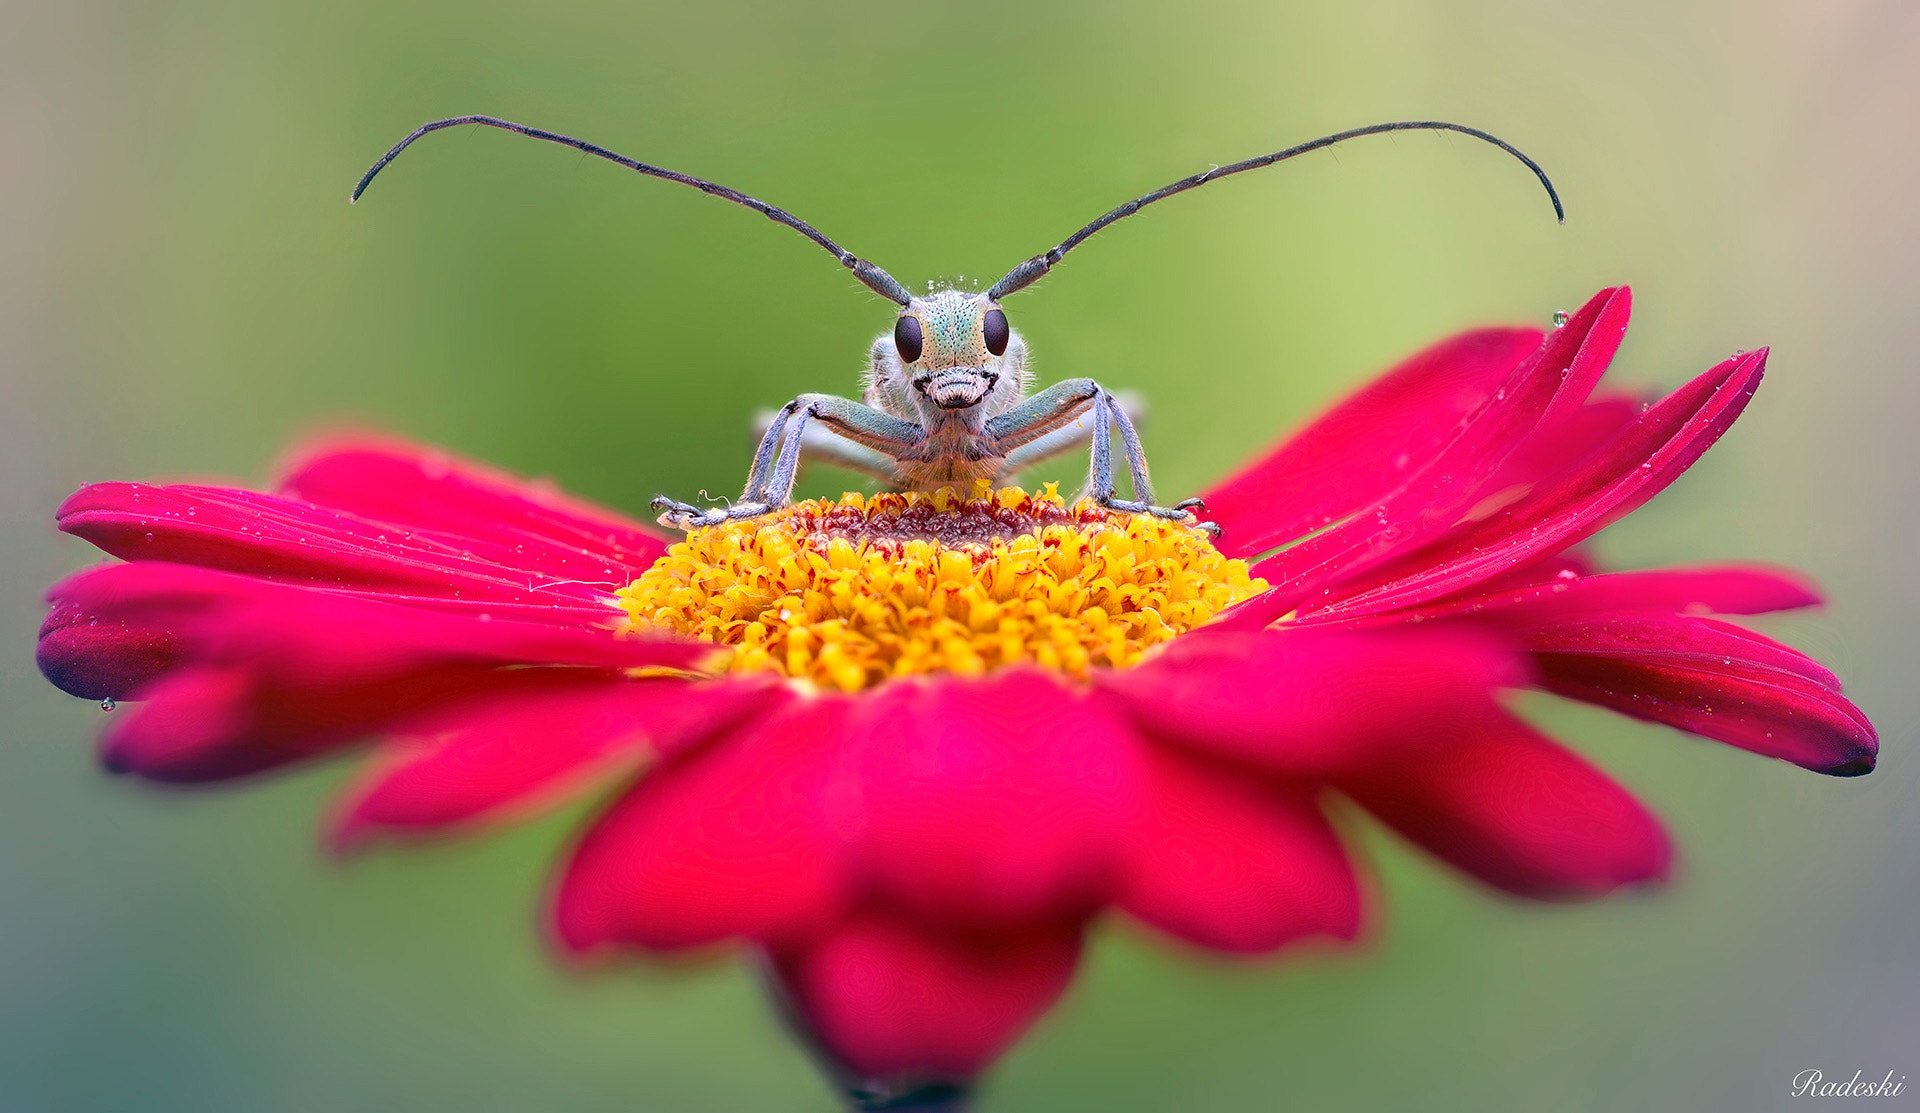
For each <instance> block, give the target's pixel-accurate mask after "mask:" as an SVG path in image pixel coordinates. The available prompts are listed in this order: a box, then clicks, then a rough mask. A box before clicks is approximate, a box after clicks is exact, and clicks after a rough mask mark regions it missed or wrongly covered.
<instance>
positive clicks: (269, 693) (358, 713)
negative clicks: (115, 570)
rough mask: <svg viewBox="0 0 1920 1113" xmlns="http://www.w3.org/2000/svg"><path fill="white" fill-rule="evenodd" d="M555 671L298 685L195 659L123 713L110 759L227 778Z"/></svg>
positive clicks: (187, 778)
mask: <svg viewBox="0 0 1920 1113" xmlns="http://www.w3.org/2000/svg"><path fill="white" fill-rule="evenodd" d="M553 676H554V673H553V671H551V670H521V671H518V672H514V673H508V674H504V675H503V674H500V673H498V672H495V671H493V670H481V669H474V668H442V669H435V670H427V671H420V672H414V673H410V674H405V675H399V676H393V677H387V678H383V679H380V680H377V681H369V680H358V681H345V682H338V683H316V684H299V685H291V686H288V685H281V684H277V683H275V682H274V681H272V680H271V679H264V678H262V677H261V676H260V675H259V674H258V672H256V671H255V670H252V669H249V668H247V667H246V666H244V665H235V664H227V665H213V664H196V665H190V666H187V667H185V668H182V669H179V670H177V671H175V672H173V673H170V674H169V675H168V676H167V677H166V678H164V679H162V680H161V681H159V682H158V683H156V684H154V685H153V686H151V687H150V688H149V689H148V690H147V691H146V692H144V693H143V695H142V698H143V700H144V701H145V702H143V703H139V704H136V705H132V706H129V707H128V708H127V709H126V713H125V714H124V715H120V716H116V717H115V719H114V721H113V723H112V724H111V725H110V726H109V728H108V730H107V733H106V736H105V737H104V738H103V739H102V740H101V760H102V761H103V762H104V763H105V765H106V766H107V768H108V769H111V770H112V771H114V772H116V773H134V774H137V775H139V776H141V777H145V778H147V779H148V780H154V781H170V782H176V783H192V782H199V781H214V780H226V779H229V778H233V777H241V776H247V775H249V774H253V773H259V772H263V771H265V770H268V769H276V768H279V767H281V766H283V765H288V764H291V763H293V762H297V761H301V760H304V759H307V758H311V757H314V756H317V755H319V754H323V753H327V752H330V751H332V750H335V749H338V748H340V747H342V746H345V745H348V744H349V743H352V742H355V741H358V740H360V739H362V738H365V737H366V736H368V735H370V734H374V733H377V732H379V731H381V730H384V729H385V728H387V727H388V726H390V725H391V724H393V723H395V722H397V721H400V720H404V719H405V718H407V717H409V716H411V715H415V714H418V713H419V712H421V711H422V710H423V709H426V708H430V707H433V706H434V705H436V704H444V703H448V702H461V701H465V700H471V699H474V698H477V697H480V696H483V695H485V694H489V693H495V692H498V691H500V690H501V689H502V688H507V689H508V690H518V689H523V688H528V687H534V686H537V685H539V684H542V683H545V682H547V681H549V680H551V679H552V678H553Z"/></svg>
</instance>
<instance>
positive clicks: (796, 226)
mask: <svg viewBox="0 0 1920 1113" xmlns="http://www.w3.org/2000/svg"><path fill="white" fill-rule="evenodd" d="M462 124H485V125H486V126H487V127H490V128H499V129H500V130H502V131H510V132H513V133H514V134H515V135H524V136H527V137H529V138H531V139H544V140H546V141H547V142H549V143H559V144H561V145H563V146H567V147H572V148H573V149H575V150H577V151H585V152H586V153H587V154H590V155H593V156H594V157H595V158H603V159H606V160H607V161H608V162H614V163H619V164H620V165H621V166H624V167H626V168H627V169H629V170H634V171H638V172H639V173H642V174H645V175H647V176H649V177H653V178H665V179H666V180H667V181H670V182H679V183H680V184H681V185H685V186H692V187H693V188H695V189H697V190H699V191H700V192H702V193H710V194H712V195H713V196H715V197H722V198H725V199H726V200H728V201H731V202H733V203H734V204H736V205H745V206H746V207H747V208H749V209H752V210H753V211H754V212H757V213H759V214H761V215H762V216H764V217H766V218H767V219H769V220H772V221H775V222H777V223H780V224H784V225H786V226H787V227H789V228H791V229H793V230H794V231H796V232H798V233H800V234H801V235H803V236H805V237H807V238H808V239H810V240H812V241H813V242H814V243H817V244H819V245H820V246H821V247H823V248H825V249H826V250H827V253H828V254H830V255H832V256H833V257H834V258H835V259H838V260H839V261H840V265H841V266H843V267H845V268H847V269H848V270H850V271H852V272H853V275H854V277H855V278H858V279H859V280H860V281H861V282H864V283H865V284H866V286H867V288H868V289H870V290H872V291H873V292H874V293H876V294H879V295H880V296H881V297H883V298H887V299H889V300H892V301H895V302H898V303H899V304H901V305H906V304H907V303H909V302H911V301H912V300H913V295H912V294H909V293H907V288H906V287H904V286H902V285H900V283H899V282H897V281H895V280H894V277H893V276H892V275H890V274H888V273H887V272H886V271H884V270H881V269H880V268H879V267H877V266H875V265H873V264H872V263H869V262H867V261H866V260H865V259H862V258H860V257H859V256H857V255H855V254H854V253H853V252H851V251H848V250H847V249H845V248H843V247H841V246H840V245H839V244H837V243H834V242H833V241H832V240H830V239H828V238H827V237H826V236H824V235H822V234H821V233H820V230H819V229H817V228H815V227H814V226H813V225H811V224H808V223H807V222H806V221H804V220H801V219H800V218H799V217H797V216H795V215H793V214H792V213H790V212H788V211H787V210H785V209H782V208H779V207H777V206H774V205H769V204H767V203H766V202H765V201H760V200H756V199H755V198H752V197H748V196H747V195H746V194H744V193H741V192H740V191H739V190H736V189H728V188H727V187H726V186H723V185H720V184H718V183H717V182H710V181H707V180H706V179H705V178H696V177H694V176H693V175H691V174H681V173H678V172H676V171H673V170H666V169H663V168H661V167H658V166H649V165H648V164H646V163H644V162H640V161H639V160H637V159H631V158H628V157H627V156H625V155H622V154H617V153H615V152H613V151H609V150H607V149H606V148H605V147H602V146H599V145H597V144H593V143H588V142H587V141H585V140H583V139H575V138H574V137H572V136H571V135H561V134H560V133H559V132H554V131H542V130H541V129H539V128H530V127H528V126H526V125H525V124H516V123H514V122H512V121H511V120H502V119H498V118H496V117H493V116H455V117H452V118H451V119H446V120H433V121H431V122H429V123H425V124H421V125H420V126H419V127H417V128H415V129H414V130H413V134H411V135H409V136H407V137H406V138H405V139H402V140H401V141H400V142H398V143H395V144H394V145H393V150H391V151H388V152H387V153H386V154H384V155H381V156H380V161H379V162H376V163H374V164H373V165H372V166H371V167H369V168H368V170H367V172H366V173H365V174H363V175H361V176H360V183H359V184H358V185H356V186H354V187H353V196H352V197H351V198H350V199H349V200H351V201H358V200H360V195H361V194H362V193H365V192H366V191H367V185H368V183H370V182H372V181H373V176H374V175H375V174H378V173H379V172H380V171H382V170H384V169H386V168H387V163H389V162H392V161H393V160H394V159H396V158H398V157H400V152H401V151H404V150H406V149H407V148H408V147H410V146H412V145H413V143H414V141H415V140H417V139H419V138H420V137H421V136H423V135H427V134H428V133H430V132H436V131H439V130H441V129H442V128H453V127H459V126H460V125H462Z"/></svg>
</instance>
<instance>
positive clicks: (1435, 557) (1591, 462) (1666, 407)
mask: <svg viewBox="0 0 1920 1113" xmlns="http://www.w3.org/2000/svg"><path fill="white" fill-rule="evenodd" d="M1766 363H1767V353H1766V350H1765V349H1764V348H1763V349H1761V350H1760V351H1757V352H1752V353H1749V354H1747V355H1744V356H1739V357H1736V358H1734V359H1731V360H1728V361H1727V362H1725V363H1722V364H1721V365H1719V366H1718V367H1715V368H1714V369H1713V370H1711V371H1708V372H1707V373H1706V374H1704V375H1702V376H1700V377H1699V378H1697V379H1695V380H1693V381H1692V382H1690V383H1688V384H1687V385H1686V386H1683V387H1681V388H1680V389H1679V390H1677V391H1675V392H1673V393H1672V394H1670V395H1668V396H1667V397H1666V398H1665V399H1662V400H1661V401H1660V403H1659V404H1657V405H1656V406H1654V407H1653V408H1652V409H1651V410H1648V411H1647V412H1646V413H1645V414H1643V415H1641V417H1640V420H1638V421H1636V422H1635V423H1634V424H1633V425H1631V426H1629V427H1628V428H1627V429H1625V430H1623V431H1622V432H1621V434H1620V435H1619V436H1617V437H1616V438H1615V439H1614V440H1613V442H1612V443H1611V444H1609V445H1607V446H1606V447H1605V448H1603V449H1602V450H1600V451H1599V452H1597V453H1594V454H1593V455H1591V456H1590V457H1589V458H1588V459H1587V460H1586V461H1585V462H1584V463H1583V464H1582V465H1581V466H1580V467H1579V468H1577V469H1575V470H1574V471H1573V472H1572V473H1571V474H1569V475H1567V476H1565V477H1563V478H1561V479H1560V480H1559V481H1557V482H1556V483H1555V484H1554V485H1553V486H1552V487H1551V489H1548V490H1545V491H1543V492H1540V493H1538V494H1534V495H1530V496H1529V497H1527V498H1526V499H1524V500H1522V501H1521V502H1519V503H1517V504H1515V505H1514V506H1513V507H1512V508H1510V509H1508V510H1506V511H1503V512H1502V513H1500V514H1498V515H1496V516H1494V517H1492V518H1490V519H1488V520H1486V521H1485V522H1482V523H1480V524H1478V525H1476V526H1475V527H1473V528H1471V529H1468V530H1466V531H1463V532H1459V533H1457V534H1456V535H1455V536H1453V537H1450V538H1449V539H1448V540H1447V543H1446V547H1445V548H1444V549H1443V550H1442V551H1440V552H1438V553H1429V554H1421V555H1420V556H1418V557H1417V558H1413V559H1410V560H1409V561H1408V562H1407V563H1406V566H1405V568H1401V567H1399V566H1396V570H1395V571H1394V572H1393V573H1390V574H1392V575H1398V578H1396V579H1393V581H1392V582H1389V583H1385V584H1384V585H1383V586H1380V587H1376V588H1373V589H1371V590H1368V591H1364V592H1361V593H1359V594H1355V595H1351V596H1348V597H1346V598H1342V599H1339V600H1338V601H1337V602H1335V603H1334V604H1333V605H1332V606H1328V607H1326V608H1325V609H1326V611H1327V612H1328V614H1329V615H1330V616H1331V615H1356V614H1363V613H1367V612H1371V611H1381V610H1388V609H1393V608H1400V607H1407V606H1413V605H1418V604H1420V603H1424V602H1427V601H1429V600H1433V599H1438V598H1442V597H1444V596H1447V595H1450V594H1453V593H1455V592H1458V591H1462V590H1465V589H1467V588H1470V587H1473V586H1474V585H1476V584H1478V583H1481V582H1484V581H1487V580H1490V579H1492V578H1494V577H1496V576H1499V575H1501V574H1502V573H1504V572H1506V571H1507V570H1509V569H1511V568H1514V567H1515V566H1517V565H1520V564H1523V563H1525V562H1527V561H1530V560H1533V559H1535V558H1537V557H1539V556H1542V555H1544V554H1546V553H1550V552H1553V551H1554V550H1556V549H1561V548H1564V547H1566V546H1568V545H1573V544H1577V543H1578V542H1580V541H1581V540H1583V539H1585V538H1587V537H1590V536H1592V535H1593V534H1595V533H1597V532H1599V531H1600V530H1602V529H1604V528H1606V526H1607V525H1609V524H1611V523H1612V522H1615V521H1618V520H1619V519H1620V518H1622V517H1625V516H1626V515H1627V514H1629V513H1632V512H1633V510H1635V509H1636V508H1638V507H1639V506H1640V505H1641V504H1643V503H1645V502H1646V501H1647V500H1648V499H1650V498H1652V497H1653V496H1654V495H1656V494H1658V493H1659V492H1660V491H1662V490H1664V489H1665V488H1666V486H1667V485H1668V484H1669V483H1671V482H1673V481H1674V480H1675V479H1677V478H1679V476H1680V474H1681V473H1682V472H1684V471H1686V469H1687V468H1689V467H1691V466H1692V465H1693V462H1694V461H1695V460H1697V459H1699V458H1700V455H1701V453H1703V452H1705V451H1706V450H1707V449H1708V448H1709V447H1711V446H1712V445H1713V443H1714V442H1715V441H1716V440H1718V439H1720V435H1721V434H1722V433H1724V432H1726V430H1727V427H1728V426H1730V425H1732V424H1733V421H1734V419H1735V418H1737V417H1739V416H1740V412H1741V411H1742V410H1743V409H1745V408H1746V405H1747V401H1748V400H1749V399H1751V398H1752V397H1753V392H1754V391H1755V390H1756V389H1757V388H1758V387H1759V385H1760V377H1761V375H1762V373H1763V372H1764V371H1765V370H1766ZM1406 569H1412V570H1411V571H1410V572H1408V574H1404V575H1399V574H1398V573H1399V572H1400V571H1404V570H1406ZM1381 578H1385V577H1381ZM1376 582H1377V580H1376ZM1313 605H1315V606H1317V605H1318V604H1313ZM1303 609H1306V608H1304V607H1303Z"/></svg>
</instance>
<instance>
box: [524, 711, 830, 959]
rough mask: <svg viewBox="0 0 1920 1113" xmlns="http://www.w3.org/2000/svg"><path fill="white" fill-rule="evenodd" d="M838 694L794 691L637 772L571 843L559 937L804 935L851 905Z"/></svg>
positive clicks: (682, 943)
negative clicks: (722, 732) (768, 709)
mask: <svg viewBox="0 0 1920 1113" xmlns="http://www.w3.org/2000/svg"><path fill="white" fill-rule="evenodd" d="M848 708H849V701H847V700H845V699H842V698H839V697H833V696H822V697H815V698H808V699H802V700H796V701H793V702H792V703H790V704H788V705H787V706H786V708H785V709H784V710H782V711H778V712H773V713H768V714H762V715H758V716H755V717H752V718H749V719H748V720H747V721H746V722H744V723H742V724H741V725H740V726H739V727H738V728H736V729H735V730H734V731H733V732H732V733H731V734H730V735H729V736H728V737H726V738H723V739H719V740H716V741H714V742H712V743H709V744H708V745H706V746H703V747H701V748H699V749H697V750H694V751H691V752H688V753H685V754H683V755H681V756H679V757H677V758H669V759H667V760H666V761H665V762H663V763H662V764H661V765H660V766H659V767H658V768H656V769H654V770H653V771H652V772H650V773H648V774H646V775H645V776H644V777H642V778H641V780H640V782H639V783H638V784H637V785H635V786H634V787H633V788H632V789H630V790H629V791H628V792H627V793H626V795H625V796H623V797H621V798H620V799H619V800H618V801H616V802H615V803H614V805H613V806H612V807H611V808H609V809H608V810H607V813H606V814H605V815H603V816H602V817H600V819H598V820H597V821H596V822H595V823H594V825H593V826H592V827H591V828H590V829H589V830H588V831H587V833H586V835H585V837H583V838H582V839H581V841H580V845H579V846H578V847H577V848H576V849H575V850H574V852H573V857H572V859H571V861H569V862H568V863H567V867H566V872H565V875H564V877H563V878H562V879H561V882H560V888H559V892H558V895H557V897H556V899H555V903H554V926H555V930H556V932H557V934H558V937H559V940H560V942H561V944H562V945H564V946H565V947H567V948H568V949H569V950H572V951H576V952H583V951H590V950H596V949H599V948H602V947H604V946H607V945H610V944H631V945H635V946H640V947H648V948H654V949H661V950H669V949H675V948H681V947H691V946H699V945H703V944H708V943H715V942H719V941H721V940H725V939H732V938H737V937H746V938H750V939H757V940H762V941H766V940H775V939H783V938H789V937H794V936H796V935H806V934H808V933H811V932H815V931H818V930H821V929H822V928H824V927H825V926H826V925H828V924H830V923H832V922H834V921H835V920H837V919H838V918H839V916H840V914H841V913H842V911H843V909H844V907H845V904H846V902H847V900H848V887H849V884H850V878H849V877H848V875H847V870H846V868H845V865H844V858H845V851H844V849H843V845H842V844H843V834H842V832H841V831H840V830H838V829H837V828H836V825H835V824H836V821H837V820H838V819H839V818H840V817H841V816H842V815H843V812H844V808H845V801H846V798H847V795H848V790H847V788H846V786H844V785H843V784H841V783H839V782H838V781H837V780H836V777H835V770H836V768H837V759H838V757H839V750H840V748H841V747H842V746H843V745H844V744H845V743H844V740H843V737H842V736H843V734H844V732H845V729H846V719H847V712H848Z"/></svg>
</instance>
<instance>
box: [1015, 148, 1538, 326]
mask: <svg viewBox="0 0 1920 1113" xmlns="http://www.w3.org/2000/svg"><path fill="white" fill-rule="evenodd" d="M1383 131H1457V132H1459V133H1460V134H1462V135H1471V136H1473V137H1474V138H1475V139H1483V140H1485V141H1487V142H1488V143H1491V144H1493V145H1494V146H1496V147H1498V148H1500V149H1501V150H1503V151H1505V152H1507V153H1508V154H1510V155H1512V156H1513V157H1514V158H1517V159H1519V160H1520V161H1521V163H1522V164H1524V165H1525V166H1526V168H1527V169H1529V170H1531V171H1533V176H1534V177H1536V178H1539V179H1540V184H1541V185H1542V186H1545V187H1546V190H1547V198H1548V200H1550V201H1552V202H1553V215H1554V216H1555V217H1557V218H1559V220H1560V222H1561V223H1562V224H1564V223H1566V220H1567V213H1566V210H1565V209H1564V208H1562V207H1561V205H1560V195H1559V194H1558V193H1556V192H1554V188H1553V182H1552V181H1550V180H1549V179H1548V178H1547V172H1546V171H1545V170H1542V169H1540V164H1539V163H1537V162H1535V161H1533V160H1532V159H1530V158H1528V157H1527V156H1526V155H1525V154H1522V153H1521V151H1520V149H1519V148H1518V147H1515V146H1514V145H1513V144H1511V143H1509V142H1507V141H1506V140H1504V139H1501V138H1500V137H1498V136H1495V135H1490V134H1488V133H1487V132H1484V131H1481V130H1480V129H1479V128H1470V127H1467V126H1466V125H1465V124H1449V123H1447V122H1445V121H1442V120H1406V121H1401V122H1399V123H1391V124H1369V125H1368V126H1366V127H1363V128H1354V129H1352V130H1351V131H1342V132H1335V133H1334V134H1332V135H1323V136H1321V137H1320V138H1318V139H1315V140H1312V141H1311V142H1307V143H1302V144H1300V145H1298V146H1295V147H1288V148H1287V149H1286V150H1284V151H1275V152H1274V153H1272V154H1270V155H1261V156H1259V157H1258V158H1250V159H1247V160H1246V161H1245V162H1236V163H1234V164H1232V165H1231V166H1216V167H1213V168H1211V169H1208V170H1204V171H1201V172H1200V173H1198V174H1195V175H1194V176H1193V177H1191V178H1182V179H1180V180H1179V181H1177V182H1174V183H1173V184H1172V185H1169V186H1163V187H1162V188H1160V189H1156V190H1154V191H1153V192H1152V193H1149V194H1145V195H1144V196H1141V197H1136V198H1134V199H1133V200H1131V201H1129V202H1127V203H1126V204H1124V205H1122V206H1120V207H1119V208H1117V209H1115V210H1113V211H1112V212H1110V213H1108V214H1107V215H1105V216H1103V217H1101V218H1100V219H1099V220H1096V221H1094V222H1093V223H1092V224H1089V225H1087V226H1086V227H1085V228H1082V229H1080V230H1079V231H1078V232H1075V233H1074V234H1073V235H1071V236H1068V237H1067V238H1066V239H1065V240H1062V241H1061V243H1060V246H1058V247H1056V248H1054V249H1053V250H1052V251H1049V252H1047V253H1046V254H1044V255H1035V256H1034V257H1033V258H1031V259H1028V260H1027V261H1026V262H1024V263H1021V264H1020V265H1019V266H1017V267H1015V268H1013V269H1012V270H1010V271H1008V272H1007V276H1006V277H1005V278H1002V279H1001V280H1000V281H998V282H996V283H994V285H993V289H991V290H988V291H987V296H988V297H990V298H992V299H993V300H995V301H999V300H1000V299H1001V298H1003V297H1006V296H1007V295H1008V294H1011V293H1013V292H1014V291H1016V290H1020V289H1024V288H1025V287H1027V286H1031V285H1032V284H1033V283H1035V282H1038V281H1039V280H1040V279H1041V277H1042V276H1044V275H1045V274H1046V273H1047V272H1048V271H1050V270H1052V269H1053V266H1054V264H1055V263H1058V262H1059V261H1060V260H1061V259H1062V258H1064V257H1065V256H1066V254H1067V252H1069V251H1072V250H1073V249H1074V248H1076V247H1079V246H1080V244H1081V242H1082V241H1084V240H1086V239H1087V237H1089V236H1091V235H1093V234H1094V233H1095V232H1098V231H1099V230H1100V229H1102V228H1105V227H1106V226H1107V225H1109V224H1112V223H1113V222H1114V221H1116V220H1120V219H1123V218H1125V217H1129V216H1132V215H1133V214H1134V213H1137V212H1139V211H1140V210H1141V209H1144V208H1146V207H1147V206H1148V205H1151V204H1153V203H1154V202H1155V201H1160V200H1163V199H1165V198H1168V197H1172V196H1173V195H1174V194H1176V193H1185V192H1186V191H1187V190H1190V189H1195V188H1198V187H1200V186H1203V185H1206V184H1207V183H1208V182H1214V181H1219V180H1220V179H1221V178H1224V177H1226V176H1228V175H1229V174H1238V173H1240V172H1241V171H1243V170H1258V169H1260V168H1261V167H1263V166H1272V165H1273V164H1274V163H1276V162H1285V161H1286V160H1288V159H1290V158H1293V157H1294V156H1296V155H1304V154H1308V153H1310V152H1313V151H1318V150H1320V149H1321V148H1323V147H1331V146H1333V145H1334V144H1335V143H1343V142H1345V141H1346V140H1349V139H1357V138H1359V137H1360V136H1362V135H1378V134H1380V133H1381V132H1383Z"/></svg>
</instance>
